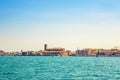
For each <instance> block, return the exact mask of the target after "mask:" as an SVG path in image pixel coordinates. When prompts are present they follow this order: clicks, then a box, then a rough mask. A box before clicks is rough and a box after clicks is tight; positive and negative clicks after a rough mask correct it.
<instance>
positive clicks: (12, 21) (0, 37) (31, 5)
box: [0, 0, 120, 51]
mask: <svg viewBox="0 0 120 80" xmlns="http://www.w3.org/2000/svg"><path fill="white" fill-rule="evenodd" d="M44 43H47V44H48V47H65V48H66V49H70V50H75V49H76V48H80V49H82V48H89V47H91V48H113V47H114V46H120V0H0V49H3V50H5V51H20V50H21V49H22V50H40V49H43V44H44Z"/></svg>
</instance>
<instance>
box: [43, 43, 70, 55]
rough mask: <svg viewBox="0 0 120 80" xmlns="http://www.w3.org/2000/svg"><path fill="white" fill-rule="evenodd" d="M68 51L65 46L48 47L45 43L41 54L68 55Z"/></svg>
mask: <svg viewBox="0 0 120 80" xmlns="http://www.w3.org/2000/svg"><path fill="white" fill-rule="evenodd" d="M69 53H70V52H69V51H65V48H48V47H47V44H45V45H44V51H42V54H43V56H68V55H69Z"/></svg>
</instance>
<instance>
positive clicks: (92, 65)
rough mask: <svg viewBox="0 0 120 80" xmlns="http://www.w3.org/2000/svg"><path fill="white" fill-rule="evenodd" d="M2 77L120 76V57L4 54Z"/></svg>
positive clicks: (76, 79)
mask: <svg viewBox="0 0 120 80" xmlns="http://www.w3.org/2000/svg"><path fill="white" fill-rule="evenodd" d="M0 80H120V58H119V57H60V56H56V57H51V56H49V57H44V56H1V57H0Z"/></svg>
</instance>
